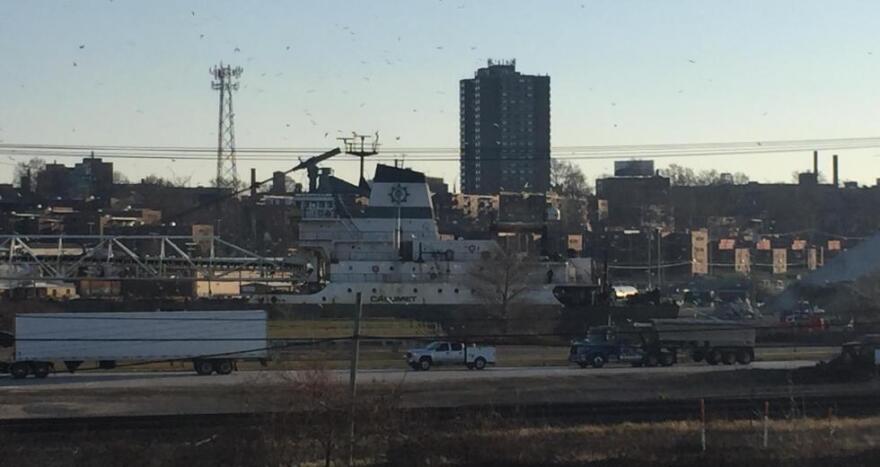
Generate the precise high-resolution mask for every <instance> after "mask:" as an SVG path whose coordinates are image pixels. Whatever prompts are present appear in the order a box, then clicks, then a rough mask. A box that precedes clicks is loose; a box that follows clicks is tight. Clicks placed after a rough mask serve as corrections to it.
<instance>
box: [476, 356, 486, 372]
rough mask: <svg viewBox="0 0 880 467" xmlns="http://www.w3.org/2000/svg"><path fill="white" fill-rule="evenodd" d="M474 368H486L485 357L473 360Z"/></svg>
mask: <svg viewBox="0 0 880 467" xmlns="http://www.w3.org/2000/svg"><path fill="white" fill-rule="evenodd" d="M474 368H476V369H478V370H483V369H485V368H486V359H485V358H483V357H477V359H476V360H474Z"/></svg>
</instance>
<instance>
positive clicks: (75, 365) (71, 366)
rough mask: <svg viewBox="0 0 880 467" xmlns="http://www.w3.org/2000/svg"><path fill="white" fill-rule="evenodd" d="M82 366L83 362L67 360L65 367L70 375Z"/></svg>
mask: <svg viewBox="0 0 880 467" xmlns="http://www.w3.org/2000/svg"><path fill="white" fill-rule="evenodd" d="M80 365H82V361H81V360H65V361H64V367H65V368H67V371H69V372H70V373H73V372H75V371H76V370H78V369H79V366H80Z"/></svg>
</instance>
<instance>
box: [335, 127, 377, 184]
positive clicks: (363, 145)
mask: <svg viewBox="0 0 880 467" xmlns="http://www.w3.org/2000/svg"><path fill="white" fill-rule="evenodd" d="M337 139H339V140H341V141H342V144H343V145H344V146H345V153H346V154H351V155H352V156H357V157H359V158H360V159H361V178H360V179H358V186H360V187H364V186H366V184H367V179H366V178H364V159H365V158H366V157H368V156H374V155H376V154H379V132H378V131H377V132H376V134H375V135H372V136H370V135H359V134H357V133H355V132H352V133H351V136H350V137H347V138H346V137H343V138H337ZM367 141H369V149H368V146H367ZM358 143H360V144H358Z"/></svg>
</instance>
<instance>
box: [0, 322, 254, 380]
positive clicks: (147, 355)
mask: <svg viewBox="0 0 880 467" xmlns="http://www.w3.org/2000/svg"><path fill="white" fill-rule="evenodd" d="M267 356H268V338H267V314H266V312H265V311H262V310H244V311H157V312H126V313H28V314H18V315H16V317H15V338H14V343H13V346H12V352H11V353H10V354H9V355H8V356H7V358H6V359H4V360H0V370H5V371H7V372H9V374H11V375H12V377H13V378H24V377H26V376H28V375H29V374H30V375H34V376H35V377H37V378H45V377H46V376H47V375H48V374H49V373H50V372H51V371H52V370H53V369H54V366H55V364H56V363H58V362H63V364H64V365H65V367H66V368H67V370H68V371H71V372H73V371H75V370H76V369H78V368H79V367H80V365H81V364H82V363H83V362H86V361H89V362H92V361H93V362H97V364H98V367H99V368H104V369H111V368H115V367H116V365H117V362H120V361H131V362H144V361H168V360H191V361H192V364H193V369H194V370H195V371H196V373H198V374H200V375H210V374H212V373H218V374H229V373H231V372H232V371H233V370H234V369H235V367H236V364H235V363H236V361H238V360H245V359H248V360H260V361H263V362H264V361H265V359H266V358H267Z"/></svg>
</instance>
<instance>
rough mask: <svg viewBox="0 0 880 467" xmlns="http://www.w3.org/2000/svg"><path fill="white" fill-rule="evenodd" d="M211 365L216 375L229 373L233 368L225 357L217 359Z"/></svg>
mask: <svg viewBox="0 0 880 467" xmlns="http://www.w3.org/2000/svg"><path fill="white" fill-rule="evenodd" d="M211 366H212V368H213V369H214V371H216V372H217V374H218V375H228V374H229V373H232V370H233V369H234V368H233V366H232V361H231V360H227V359H223V360H217V361H215V362H214V364H213V365H211Z"/></svg>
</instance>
